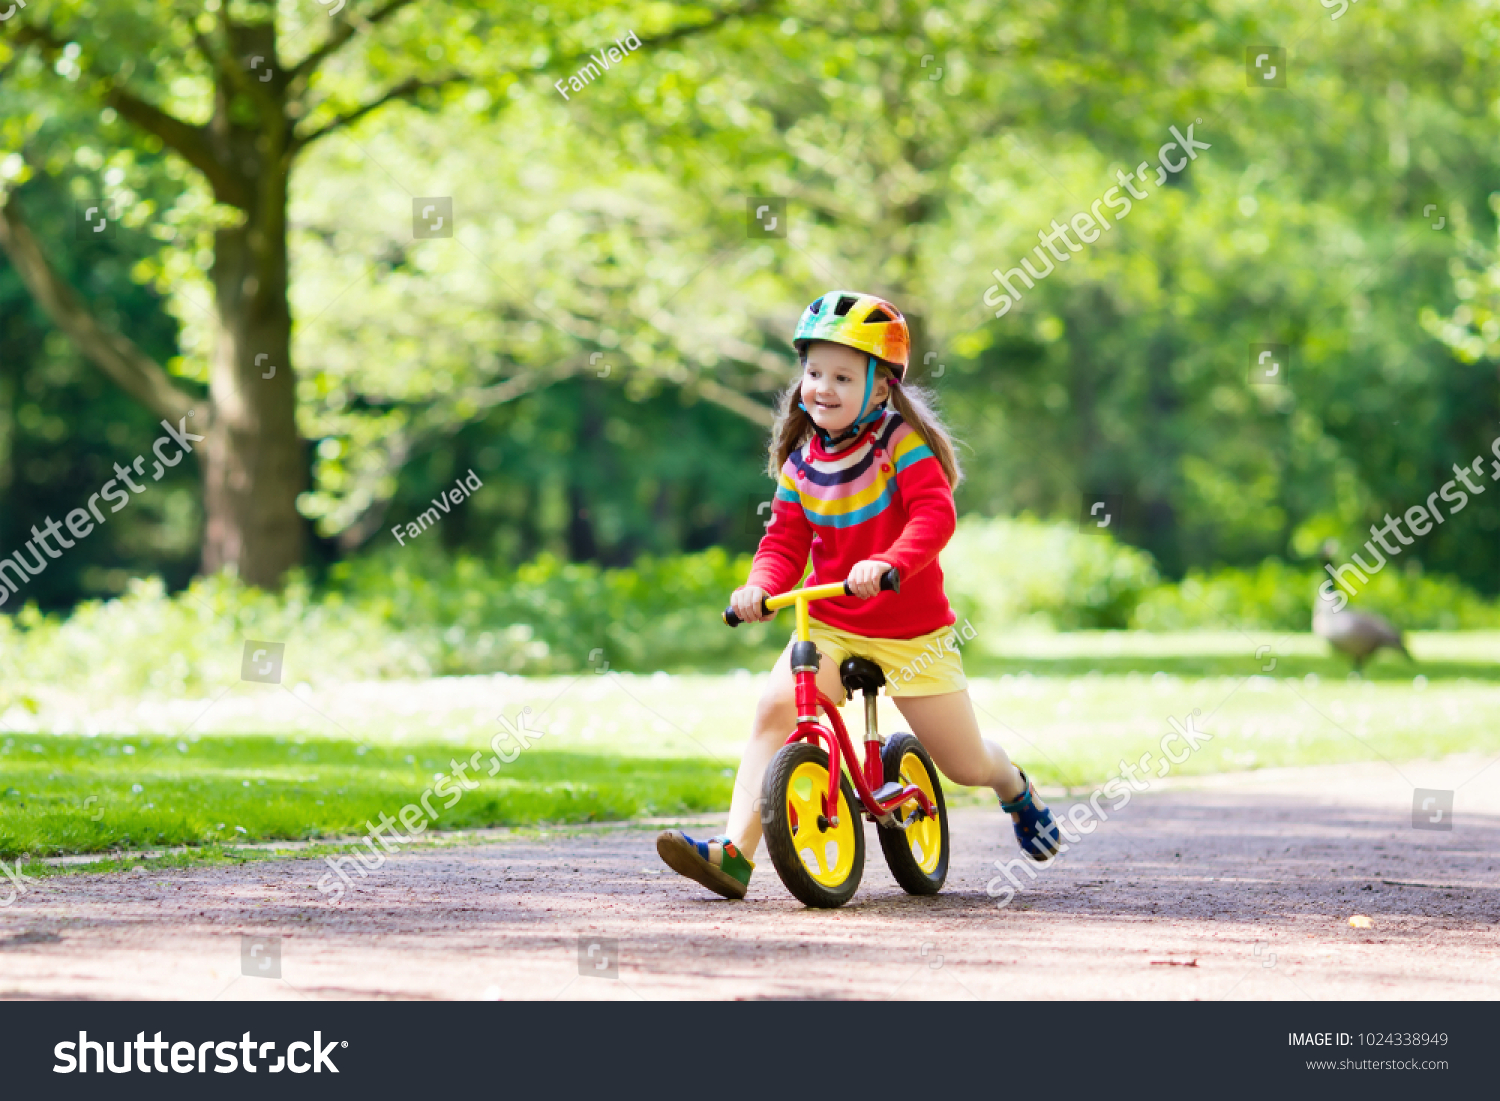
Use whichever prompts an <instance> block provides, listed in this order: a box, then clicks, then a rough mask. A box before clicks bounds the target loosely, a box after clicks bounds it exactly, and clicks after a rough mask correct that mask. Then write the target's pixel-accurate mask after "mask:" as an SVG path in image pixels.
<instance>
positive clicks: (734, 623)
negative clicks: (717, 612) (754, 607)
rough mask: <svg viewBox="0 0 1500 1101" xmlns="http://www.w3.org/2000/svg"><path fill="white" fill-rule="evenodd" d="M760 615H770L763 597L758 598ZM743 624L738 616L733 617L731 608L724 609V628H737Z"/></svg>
mask: <svg viewBox="0 0 1500 1101" xmlns="http://www.w3.org/2000/svg"><path fill="white" fill-rule="evenodd" d="M760 614H761V615H770V614H771V609H770V607H769V606H768V604H767V602H766V598H765V597H761V598H760ZM743 622H745V621H744V620H743V619H741V618H740V617H739V616H737V615H735V613H734V609H733V608H732V607H731V608H725V609H724V625H725V626H726V627H738V626H739V625H740V624H741V623H743Z"/></svg>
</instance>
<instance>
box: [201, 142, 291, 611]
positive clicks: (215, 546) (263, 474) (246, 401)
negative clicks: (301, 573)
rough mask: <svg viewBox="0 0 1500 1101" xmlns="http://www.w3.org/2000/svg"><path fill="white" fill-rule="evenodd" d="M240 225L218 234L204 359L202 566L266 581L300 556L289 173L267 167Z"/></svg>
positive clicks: (275, 580)
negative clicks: (213, 326)
mask: <svg viewBox="0 0 1500 1101" xmlns="http://www.w3.org/2000/svg"><path fill="white" fill-rule="evenodd" d="M257 184H258V186H257V189H256V190H257V198H258V201H257V202H256V204H255V205H254V206H253V208H252V209H251V210H250V211H248V212H247V217H246V221H245V223H244V224H243V225H240V226H235V227H231V228H227V229H221V230H219V231H218V232H217V233H216V234H215V236H214V265H213V272H212V276H213V284H214V305H215V309H216V311H217V314H218V333H217V338H216V340H215V342H214V349H213V353H212V359H211V361H210V364H209V396H210V398H211V399H212V402H213V411H214V415H213V420H212V422H211V424H210V426H209V428H208V431H207V436H208V439H207V440H206V441H205V443H204V444H203V445H202V446H203V448H204V462H203V479H204V484H203V497H204V505H205V512H206V513H207V515H208V523H207V529H206V531H205V532H204V540H203V572H204V573H214V572H216V571H218V570H221V569H231V570H235V571H237V572H238V574H239V576H240V578H241V580H243V581H245V582H247V583H249V584H252V585H260V586H263V587H266V588H274V587H276V586H278V585H280V583H281V580H282V576H283V575H284V574H285V573H286V571H287V570H289V569H291V568H293V567H294V566H296V565H298V564H299V563H300V562H301V561H302V552H303V541H304V535H305V532H304V526H303V525H304V521H303V519H302V516H301V515H300V514H299V513H298V512H297V497H298V495H299V494H300V493H301V492H302V491H303V490H304V489H305V488H306V486H307V457H306V454H305V450H304V446H303V442H302V439H301V437H300V436H299V435H298V432H297V415H296V398H297V393H296V380H295V378H294V377H293V373H292V366H291V363H292V355H291V332H292V318H291V309H290V307H289V305H288V302H287V285H288V267H287V242H286V198H287V175H286V173H285V172H278V171H276V169H275V167H274V165H267V166H266V171H265V174H264V175H263V176H262V177H261V178H260V180H258V181H257Z"/></svg>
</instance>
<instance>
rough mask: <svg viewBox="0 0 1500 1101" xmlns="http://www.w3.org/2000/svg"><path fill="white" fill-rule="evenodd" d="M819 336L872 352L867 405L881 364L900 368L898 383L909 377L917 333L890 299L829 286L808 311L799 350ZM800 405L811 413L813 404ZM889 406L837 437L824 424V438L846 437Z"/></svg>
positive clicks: (797, 339) (795, 342)
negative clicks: (809, 408) (913, 337)
mask: <svg viewBox="0 0 1500 1101" xmlns="http://www.w3.org/2000/svg"><path fill="white" fill-rule="evenodd" d="M814 340H827V341H829V342H830V343H833V344H843V345H845V346H847V347H850V348H854V349H856V350H858V351H861V352H864V353H865V354H866V355H868V356H869V357H870V365H869V369H868V370H867V371H866V372H865V396H864V400H863V401H862V402H860V408H861V409H863V408H864V406H865V405H866V404H867V403H868V402H869V400H870V394H871V392H872V391H873V390H874V389H875V369H876V367H878V366H879V365H880V364H881V363H884V364H885V365H886V366H887V367H889V368H891V370H893V371H894V372H895V373H896V381H897V382H898V383H900V382H904V381H906V368H907V364H908V363H909V362H910V360H911V332H910V330H908V329H907V327H906V318H905V317H903V316H902V315H901V311H900V310H898V309H896V307H895V306H894V305H892V304H891V303H890V302H887V301H886V300H885V299H884V298H878V297H876V296H875V295H873V294H864V293H862V292H860V291H829V292H828V293H827V294H825V295H823V296H822V297H821V298H818V299H816V300H814V301H813V304H812V305H810V306H808V307H807V309H805V310H803V311H802V318H801V320H799V321H798V322H797V331H796V332H795V333H793V334H792V346H793V347H795V348H796V349H797V353H798V355H803V354H805V353H806V351H807V345H808V343H809V342H810V341H814ZM797 408H799V409H801V410H802V411H803V412H804V413H805V412H807V407H806V406H805V405H803V404H802V403H801V402H800V401H799V402H798V403H797ZM884 410H885V406H884V403H882V404H881V405H878V406H876V407H875V408H874V409H871V410H870V411H869V412H868V413H866V414H865V415H864V416H862V417H859V418H857V419H856V420H855V422H854V423H853V424H851V425H850V426H849V427H848V428H847V429H846V430H845V431H844V432H842V433H840V434H839V435H838V436H837V437H834V436H831V435H830V434H829V433H827V432H825V431H824V430H823V429H822V428H817V433H818V435H819V436H821V437H822V438H823V442H824V443H828V442H830V441H832V442H837V441H839V440H843V439H845V438H846V437H849V436H853V435H856V434H857V433H858V432H860V431H861V430H862V429H863V428H864V427H865V426H866V425H867V424H870V423H871V422H873V421H875V420H878V419H879V418H880V416H881V414H882V413H883V412H884ZM814 427H815V428H816V426H814Z"/></svg>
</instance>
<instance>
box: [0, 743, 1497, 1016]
mask: <svg viewBox="0 0 1500 1101" xmlns="http://www.w3.org/2000/svg"><path fill="white" fill-rule="evenodd" d="M1483 765H1484V762H1482V761H1473V762H1462V761H1460V762H1457V763H1455V762H1453V761H1447V762H1441V763H1439V764H1431V765H1427V766H1413V765H1402V766H1401V770H1402V772H1403V773H1404V777H1403V776H1400V775H1397V774H1396V773H1395V771H1394V770H1393V769H1392V768H1391V767H1390V766H1386V765H1359V766H1352V767H1349V766H1345V767H1340V768H1337V769H1302V770H1295V771H1293V770H1286V771H1281V772H1274V773H1271V772H1267V773H1254V774H1247V775H1243V776H1237V777H1217V778H1213V779H1211V780H1208V781H1202V782H1199V783H1198V784H1197V785H1196V786H1192V787H1185V786H1184V787H1172V788H1168V789H1167V790H1162V791H1159V792H1157V791H1153V792H1148V793H1145V794H1142V795H1138V796H1137V797H1136V798H1135V799H1134V800H1133V801H1132V802H1131V803H1130V805H1129V806H1128V807H1126V808H1124V809H1123V810H1121V811H1120V812H1119V813H1118V814H1117V815H1115V816H1114V817H1113V819H1112V820H1111V821H1110V822H1109V823H1107V824H1106V825H1104V826H1102V827H1100V828H1099V829H1098V830H1097V832H1095V833H1094V834H1093V835H1092V836H1090V837H1089V838H1088V839H1087V840H1086V841H1085V843H1084V844H1083V845H1081V846H1080V847H1079V848H1078V849H1077V850H1076V851H1075V852H1073V853H1070V854H1068V855H1067V856H1065V857H1063V858H1061V859H1060V860H1058V861H1057V862H1056V863H1055V864H1054V865H1053V866H1051V867H1048V868H1045V869H1043V870H1041V871H1040V872H1039V874H1038V876H1037V878H1036V880H1035V881H1034V882H1033V881H1031V880H1030V879H1029V877H1028V876H1027V875H1026V874H1025V873H1024V872H1017V873H1016V874H1017V876H1018V878H1019V879H1020V882H1021V883H1022V884H1023V885H1025V889H1024V890H1022V891H1020V892H1018V893H1017V894H1016V896H1015V898H1014V899H1013V900H1012V901H1011V902H1010V904H1009V905H1008V906H1006V907H1004V908H1003V909H1002V908H1000V907H998V906H997V902H998V901H999V900H998V899H997V898H995V897H991V895H990V894H988V893H987V891H986V885H987V884H990V883H991V881H993V880H995V877H996V876H997V875H998V872H997V870H996V868H995V866H994V861H995V859H996V858H997V857H999V858H1001V859H1003V860H1007V861H1008V860H1010V859H1012V858H1013V857H1014V856H1016V848H1015V845H1014V843H1013V842H1012V841H1011V840H1010V839H1009V837H1008V836H1007V835H1008V828H1007V826H1008V820H1005V821H1003V820H1002V818H1001V816H1000V814H999V813H998V811H990V810H972V809H971V810H961V811H957V812H955V814H954V818H953V839H954V859H953V868H952V871H951V873H950V875H949V880H948V887H947V889H946V891H945V892H944V894H943V895H941V896H940V897H938V898H937V899H929V900H919V899H912V898H908V897H907V896H905V895H904V894H902V893H901V892H900V890H899V889H898V888H897V887H896V885H895V883H894V882H893V881H892V879H891V877H890V874H889V873H888V872H887V871H886V869H885V867H884V864H883V863H882V861H881V858H880V851H879V847H878V845H876V844H875V840H874V837H873V835H872V836H871V837H870V838H869V852H868V861H867V864H866V872H865V879H864V885H863V887H862V888H861V890H860V893H859V895H858V896H857V898H856V900H855V902H854V903H853V904H851V905H850V906H848V907H846V908H845V909H843V910H838V911H831V912H814V911H808V910H805V909H803V908H802V907H801V906H800V905H798V904H797V903H796V902H795V901H794V900H793V899H792V898H791V897H790V896H789V895H788V894H787V893H786V892H785V890H784V889H783V888H782V887H781V884H780V883H779V882H778V881H777V879H776V876H775V872H774V870H773V869H772V868H771V866H770V862H769V860H768V859H763V860H762V862H761V868H760V870H759V872H758V873H757V877H756V880H755V881H754V882H753V883H752V888H751V896H750V898H749V900H748V901H746V902H744V903H729V902H724V901H722V900H718V899H715V898H712V897H710V896H707V895H705V893H704V892H702V891H701V890H700V889H698V888H697V887H696V886H695V885H693V884H690V883H687V882H685V881H681V880H678V879H676V878H675V877H674V876H672V875H671V873H670V872H664V870H663V869H662V867H661V866H660V865H659V864H658V862H657V860H656V856H655V852H654V848H653V845H652V834H651V833H650V832H649V831H646V830H641V829H628V828H622V829H609V830H597V831H588V832H558V833H554V834H551V835H549V836H547V837H545V838H543V839H541V840H519V839H509V840H504V841H500V842H495V843H489V844H483V845H475V846H472V847H466V848H448V849H442V850H436V851H426V852H411V853H407V854H402V855H399V856H395V857H392V858H390V859H389V861H388V863H387V864H386V865H385V867H383V868H381V869H380V870H378V871H376V872H373V873H371V875H370V877H369V878H368V879H365V880H361V881H359V886H358V888H357V889H356V890H355V891H353V892H351V893H350V895H349V896H348V897H347V898H345V899H344V901H343V903H342V904H341V905H340V906H338V907H334V906H332V905H330V904H329V903H328V902H327V901H326V900H325V899H324V897H323V896H322V895H320V894H319V893H318V891H317V890H316V888H315V886H314V884H315V881H316V879H317V878H318V876H320V875H321V874H323V873H325V872H326V871H327V866H326V865H325V864H323V863H322V862H321V861H317V862H314V861H307V860H286V861H276V862H269V863H257V864H251V865H245V866H240V867H235V868H227V869H217V868H216V869H195V870H189V871H185V872H172V873H170V874H169V873H154V874H136V875H114V876H95V875H84V876H75V877H69V878H66V879H57V880H52V881H50V882H46V883H43V884H40V885H37V886H34V887H32V888H31V889H30V890H29V891H28V893H27V894H26V895H24V896H23V897H21V898H20V899H18V900H17V901H16V902H15V903H14V904H13V905H11V906H9V907H8V908H5V909H0V997H9V998H70V997H82V998H187V999H213V998H219V997H222V998H225V999H250V998H257V999H258V998H309V999H317V998H371V997H389V998H449V999H475V998H505V999H522V998H540V999H550V998H558V997H561V998H588V999H627V1000H633V999H637V998H645V999H659V998H683V997H695V998H701V997H712V998H779V997H819V996H840V997H857V998H876V997H886V998H889V997H895V998H903V999H904V998H917V999H920V998H959V999H968V998H982V999H1016V998H1168V999H1178V998H1200V999H1208V1000H1212V999H1221V998H1253V999H1320V1000H1321V999H1330V998H1353V999H1365V998H1376V999H1379V998H1391V999H1402V1000H1407V999H1419V998H1433V999H1456V998H1485V999H1491V998H1497V997H1500V935H1497V933H1500V926H1497V923H1500V765H1497V766H1495V767H1494V768H1490V769H1488V771H1485V772H1479V770H1480V769H1481V768H1482V767H1483ZM1424 767H1425V769H1426V770H1427V771H1426V772H1425V773H1424V771H1423V769H1424ZM1476 773H1478V775H1477V777H1475V778H1473V779H1467V780H1466V782H1464V783H1462V785H1461V786H1460V787H1459V796H1458V802H1457V805H1456V810H1457V814H1458V817H1457V826H1456V828H1455V829H1454V830H1453V831H1452V832H1436V831H1425V830H1414V829H1413V828H1412V826H1411V790H1412V784H1416V785H1418V786H1421V785H1423V784H1426V783H1431V786H1433V787H1440V786H1442V784H1441V783H1439V782H1434V781H1441V780H1446V781H1447V785H1448V786H1449V787H1453V786H1455V785H1457V784H1459V782H1460V780H1465V779H1466V778H1468V777H1474V776H1475V774H1476ZM1429 775H1430V777H1431V778H1430V779H1424V776H1429ZM1054 802H1055V804H1056V805H1058V806H1067V805H1069V804H1070V801H1069V800H1065V799H1062V798H1060V797H1059V798H1057V799H1056V800H1054ZM1106 805H1107V803H1106ZM762 855H764V854H762ZM1005 882H1006V881H1005V880H1004V879H1000V880H998V882H996V883H995V884H994V888H993V889H994V891H995V893H996V894H998V893H999V887H1000V886H1001V885H1004V884H1005ZM0 893H4V889H3V888H0ZM1354 914H1363V915H1367V916H1368V917H1370V918H1371V919H1372V921H1373V926H1372V927H1371V928H1368V929H1357V928H1351V927H1350V926H1349V924H1348V919H1349V917H1350V916H1351V915H1354ZM242 934H248V935H253V936H273V937H274V936H279V937H280V938H281V941H280V944H279V948H280V952H281V960H280V967H281V976H282V977H281V978H280V979H279V980H278V979H274V978H260V977H246V976H244V975H242V971H241V951H242V942H241V936H242ZM581 938H582V939H583V945H584V946H583V948H580V939H581ZM596 942H597V943H598V944H599V947H598V948H597V949H596V950H595V953H594V954H593V956H588V955H587V947H588V945H589V944H591V943H596ZM273 947H276V946H275V945H273ZM580 952H583V953H584V958H585V961H586V962H585V964H584V966H583V967H582V968H580ZM256 958H257V960H258V961H259V960H261V959H263V958H264V953H259V954H257V957H256ZM606 958H607V959H608V960H609V964H610V966H609V967H607V968H605V969H603V970H598V969H597V968H596V967H595V966H594V965H596V964H598V962H599V961H600V960H602V959H606ZM581 971H587V972H588V973H587V974H586V975H585V974H581ZM615 973H617V974H618V978H617V979H615V978H612V977H610V976H611V975H612V974H615Z"/></svg>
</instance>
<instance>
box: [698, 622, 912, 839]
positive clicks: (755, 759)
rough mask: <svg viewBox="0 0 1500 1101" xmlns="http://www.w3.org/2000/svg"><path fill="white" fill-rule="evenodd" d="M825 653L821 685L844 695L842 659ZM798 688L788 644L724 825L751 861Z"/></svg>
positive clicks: (833, 695)
mask: <svg viewBox="0 0 1500 1101" xmlns="http://www.w3.org/2000/svg"><path fill="white" fill-rule="evenodd" d="M819 656H820V658H821V660H820V661H819V662H818V687H819V688H820V689H822V691H823V694H824V695H826V696H828V697H829V698H830V699H833V700H837V699H840V698H841V695H840V694H841V693H842V692H843V690H844V689H843V686H842V685H841V684H840V683H839V667H838V663H837V662H835V661H834V660H833V659H832V658H830V657H829V656H828V655H827V654H820V655H819ZM796 689H797V681H796V678H795V677H794V676H793V675H792V648H791V645H790V644H788V646H787V648H786V649H785V650H783V651H782V652H781V657H779V658H777V659H776V665H775V666H774V667H773V668H772V669H771V676H770V678H769V680H768V681H767V683H766V690H765V692H764V693H763V694H762V695H761V697H760V704H759V706H757V707H756V709H755V724H754V726H753V727H752V728H751V731H750V740H749V741H748V742H747V743H746V744H745V751H744V753H743V755H742V756H741V757H740V770H739V773H738V775H736V776H735V778H734V797H733V799H732V800H731V801H730V804H729V825H728V826H727V827H726V828H725V830H724V833H725V835H726V836H728V837H729V838H730V840H732V841H733V842H734V843H735V844H736V845H738V846H739V847H740V849H741V850H742V851H743V852H744V854H745V855H746V856H747V857H749V858H750V859H751V860H754V859H755V850H756V849H758V848H759V847H760V836H761V830H760V807H758V806H757V805H756V804H757V803H758V802H759V801H760V788H761V783H762V781H763V780H764V779H765V775H766V767H767V766H768V765H770V763H771V758H772V757H774V756H776V751H777V750H779V749H780V748H781V747H782V746H783V745H785V744H786V740H787V738H788V737H789V736H790V735H791V733H792V730H793V729H794V728H795V727H796V725H797V695H796ZM920 736H921V735H918V737H920ZM934 756H935V755H934Z"/></svg>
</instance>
